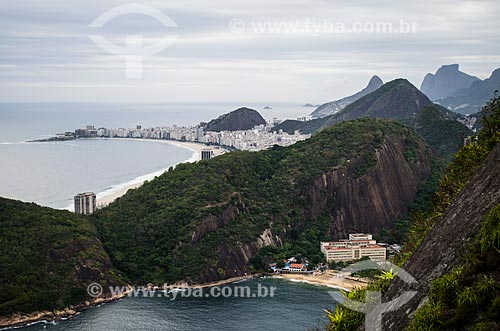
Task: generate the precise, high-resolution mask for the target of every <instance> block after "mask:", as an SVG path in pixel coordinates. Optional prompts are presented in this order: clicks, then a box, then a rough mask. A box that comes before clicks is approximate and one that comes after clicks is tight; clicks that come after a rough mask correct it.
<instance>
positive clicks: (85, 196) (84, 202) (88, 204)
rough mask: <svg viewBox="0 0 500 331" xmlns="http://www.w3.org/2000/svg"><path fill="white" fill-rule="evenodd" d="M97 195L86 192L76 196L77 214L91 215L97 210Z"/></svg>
mask: <svg viewBox="0 0 500 331" xmlns="http://www.w3.org/2000/svg"><path fill="white" fill-rule="evenodd" d="M96 207H97V205H96V196H95V193H92V192H85V193H79V194H77V195H75V213H76V214H83V215H90V214H92V213H93V212H95V210H96Z"/></svg>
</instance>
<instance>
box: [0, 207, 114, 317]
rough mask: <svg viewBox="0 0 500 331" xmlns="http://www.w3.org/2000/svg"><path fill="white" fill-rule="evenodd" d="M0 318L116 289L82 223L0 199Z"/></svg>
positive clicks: (94, 235) (91, 230) (111, 270)
mask: <svg viewBox="0 0 500 331" xmlns="http://www.w3.org/2000/svg"><path fill="white" fill-rule="evenodd" d="M0 229H1V231H0V266H1V271H0V316H3V315H8V314H12V313H17V312H20V313H31V312H33V311H38V310H53V309H61V308H64V307H68V306H70V305H76V304H80V303H82V302H83V301H85V300H89V299H90V297H89V295H88V294H87V292H86V287H87V285H88V284H91V283H93V282H99V283H101V285H103V286H106V285H108V286H109V285H112V284H121V283H122V282H121V278H120V276H119V274H118V273H117V271H116V270H115V269H114V268H113V267H112V266H111V262H110V260H109V257H108V256H107V254H106V253H105V252H104V250H103V248H102V245H101V243H100V242H99V240H98V239H97V232H96V229H95V227H94V226H93V225H92V224H91V223H90V222H89V221H88V219H87V218H85V217H81V216H78V215H75V214H74V213H71V212H69V211H61V210H54V209H51V208H46V207H40V206H38V205H35V204H31V203H23V202H19V201H13V200H8V199H3V198H0Z"/></svg>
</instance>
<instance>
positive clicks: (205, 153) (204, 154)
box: [201, 149, 214, 160]
mask: <svg viewBox="0 0 500 331" xmlns="http://www.w3.org/2000/svg"><path fill="white" fill-rule="evenodd" d="M213 156H214V151H213V150H211V149H204V150H202V151H201V159H202V160H210V159H211V158H212V157H213Z"/></svg>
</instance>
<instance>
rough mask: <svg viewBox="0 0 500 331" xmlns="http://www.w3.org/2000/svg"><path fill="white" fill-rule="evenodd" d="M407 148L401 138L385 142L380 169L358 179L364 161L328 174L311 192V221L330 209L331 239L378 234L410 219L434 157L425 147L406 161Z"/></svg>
mask: <svg viewBox="0 0 500 331" xmlns="http://www.w3.org/2000/svg"><path fill="white" fill-rule="evenodd" d="M406 148H408V146H406V145H405V142H404V141H403V140H402V139H398V138H396V139H394V140H392V139H391V140H388V141H386V142H385V143H384V144H383V146H382V148H381V149H379V150H378V151H377V153H376V160H375V162H376V163H375V166H374V167H373V168H372V169H371V170H369V171H368V172H367V173H366V174H365V175H363V176H361V177H360V178H357V177H356V176H355V172H356V169H357V168H358V167H359V164H360V163H361V162H363V160H360V159H358V160H354V161H353V162H352V163H351V164H350V165H349V167H347V168H340V169H339V170H337V171H334V172H331V173H326V174H324V175H323V176H322V177H321V178H318V179H317V180H316V181H315V182H314V184H313V185H312V186H311V187H310V189H309V192H308V195H309V202H310V205H311V208H310V210H309V211H308V216H309V217H313V218H314V217H317V216H319V214H320V213H322V212H324V211H325V210H328V213H329V214H330V215H331V219H332V222H331V224H332V225H331V228H330V234H331V238H332V239H340V238H347V237H348V235H349V233H353V232H369V233H379V232H380V231H381V230H383V229H390V228H392V226H393V222H394V220H396V219H398V218H400V217H402V216H405V215H406V214H407V212H408V206H409V205H410V204H411V203H412V202H413V201H414V199H415V197H416V194H417V191H418V189H419V187H420V186H421V185H422V182H423V181H424V180H425V179H426V178H427V177H428V176H429V175H430V173H431V167H430V162H429V160H430V158H431V157H430V153H429V151H428V150H426V148H425V146H424V145H423V144H422V145H420V146H418V148H416V149H415V151H416V152H417V154H416V155H415V157H414V158H413V160H408V159H407V158H406V157H405V149H406Z"/></svg>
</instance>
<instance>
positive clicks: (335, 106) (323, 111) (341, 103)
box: [311, 76, 384, 118]
mask: <svg viewBox="0 0 500 331" xmlns="http://www.w3.org/2000/svg"><path fill="white" fill-rule="evenodd" d="M382 85H384V82H383V81H382V79H380V77H378V76H373V77H372V78H371V79H370V81H369V82H368V85H367V86H366V87H365V88H364V89H362V90H361V91H359V92H358V93H356V94H353V95H351V96H348V97H345V98H342V99H340V100H335V101H331V102H327V103H324V104H322V105H321V106H319V107H318V108H316V110H314V111H313V112H312V113H311V117H312V118H321V117H326V116H330V115H333V114H335V113H337V112H339V111H340V110H342V109H343V108H344V107H346V106H347V105H350V104H351V103H353V102H354V101H356V100H358V99H359V98H362V97H364V96H365V95H367V94H369V93H371V92H373V91H375V90H376V89H378V88H379V87H381V86H382Z"/></svg>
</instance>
